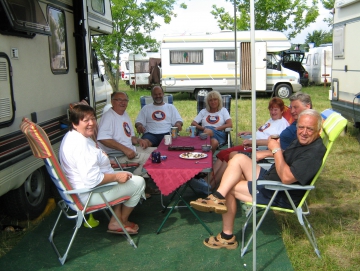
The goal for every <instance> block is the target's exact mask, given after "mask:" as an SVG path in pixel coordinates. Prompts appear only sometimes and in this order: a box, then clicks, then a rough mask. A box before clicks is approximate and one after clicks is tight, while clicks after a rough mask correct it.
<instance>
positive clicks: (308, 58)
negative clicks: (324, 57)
mask: <svg viewBox="0 0 360 271" xmlns="http://www.w3.org/2000/svg"><path fill="white" fill-rule="evenodd" d="M306 65H307V66H311V54H308V55H307V57H306Z"/></svg>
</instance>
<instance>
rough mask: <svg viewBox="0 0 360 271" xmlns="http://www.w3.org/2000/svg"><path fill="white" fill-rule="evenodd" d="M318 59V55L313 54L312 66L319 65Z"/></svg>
mask: <svg viewBox="0 0 360 271" xmlns="http://www.w3.org/2000/svg"><path fill="white" fill-rule="evenodd" d="M318 58H319V53H315V54H314V62H313V64H314V65H318V64H319V63H318Z"/></svg>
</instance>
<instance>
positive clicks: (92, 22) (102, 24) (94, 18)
mask: <svg viewBox="0 0 360 271" xmlns="http://www.w3.org/2000/svg"><path fill="white" fill-rule="evenodd" d="M87 6H88V20H89V22H88V23H89V27H90V29H91V35H99V34H112V31H113V26H112V14H111V7H110V1H109V0H87Z"/></svg>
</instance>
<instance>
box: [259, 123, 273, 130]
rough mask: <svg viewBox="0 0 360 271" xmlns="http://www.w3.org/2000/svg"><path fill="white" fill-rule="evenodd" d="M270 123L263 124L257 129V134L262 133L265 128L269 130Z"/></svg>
mask: <svg viewBox="0 0 360 271" xmlns="http://www.w3.org/2000/svg"><path fill="white" fill-rule="evenodd" d="M270 125H271V124H270V123H269V122H268V123H265V124H264V125H263V126H261V127H260V128H259V132H264V131H265V130H266V129H267V128H269V127H270Z"/></svg>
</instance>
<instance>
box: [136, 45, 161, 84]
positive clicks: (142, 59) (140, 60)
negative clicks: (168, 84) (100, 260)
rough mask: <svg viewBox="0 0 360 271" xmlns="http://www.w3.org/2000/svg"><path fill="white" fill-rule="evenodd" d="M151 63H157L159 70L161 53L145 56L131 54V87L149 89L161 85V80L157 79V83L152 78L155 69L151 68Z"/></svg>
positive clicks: (149, 53) (146, 54)
mask: <svg viewBox="0 0 360 271" xmlns="http://www.w3.org/2000/svg"><path fill="white" fill-rule="evenodd" d="M150 62H154V63H157V64H156V67H155V68H156V69H157V70H158V64H159V63H160V53H158V52H145V53H143V54H133V53H130V54H129V71H130V87H134V88H136V87H142V88H149V87H151V85H153V84H156V83H160V79H159V78H156V79H155V81H153V80H152V78H151V74H152V71H153V68H154V67H151V64H150ZM160 65H161V64H160ZM158 74H160V73H158ZM157 77H159V76H157Z"/></svg>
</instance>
